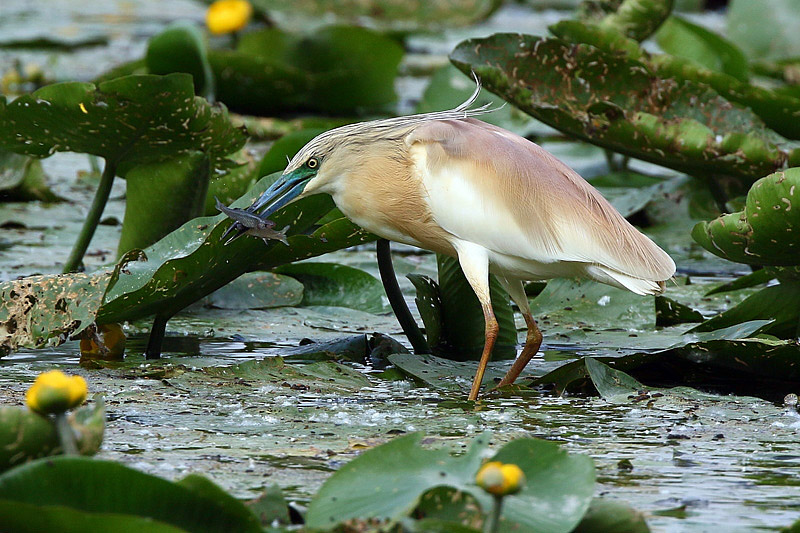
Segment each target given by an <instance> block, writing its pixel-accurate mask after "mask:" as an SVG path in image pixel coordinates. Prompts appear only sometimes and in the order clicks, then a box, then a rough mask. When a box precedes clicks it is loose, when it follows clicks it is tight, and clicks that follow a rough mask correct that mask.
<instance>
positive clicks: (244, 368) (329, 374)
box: [204, 357, 370, 391]
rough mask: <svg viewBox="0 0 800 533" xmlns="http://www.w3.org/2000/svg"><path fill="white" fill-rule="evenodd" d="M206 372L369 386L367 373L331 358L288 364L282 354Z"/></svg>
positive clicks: (327, 386)
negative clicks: (365, 374)
mask: <svg viewBox="0 0 800 533" xmlns="http://www.w3.org/2000/svg"><path fill="white" fill-rule="evenodd" d="M204 372H205V373H206V374H208V375H211V376H216V377H222V378H225V377H228V378H233V377H235V378H236V379H237V380H242V379H244V380H247V381H252V382H254V383H258V382H263V381H265V382H270V383H289V384H290V385H292V386H303V387H311V388H313V389H315V390H320V391H321V390H325V391H330V390H334V391H336V390H338V391H352V390H359V389H361V388H363V387H369V386H370V381H369V379H367V378H366V376H364V374H362V373H360V372H358V371H356V370H353V369H352V368H349V367H346V366H344V365H341V364H339V363H334V362H332V361H318V362H315V363H309V364H291V365H290V364H287V363H286V362H284V360H283V358H282V357H267V358H264V359H260V360H258V361H247V362H246V363H240V364H238V365H234V366H229V367H224V368H220V367H212V368H207V369H205V370H204Z"/></svg>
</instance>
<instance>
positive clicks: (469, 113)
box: [285, 72, 505, 172]
mask: <svg viewBox="0 0 800 533" xmlns="http://www.w3.org/2000/svg"><path fill="white" fill-rule="evenodd" d="M472 79H473V80H475V90H474V91H473V92H472V95H471V96H470V97H469V98H467V99H466V100H465V101H464V102H463V103H461V104H460V105H458V106H457V107H454V108H453V109H447V110H445V111H432V112H430V113H418V114H416V115H405V116H401V117H392V118H386V119H380V120H373V121H369V122H358V123H355V124H347V125H345V126H340V127H338V128H335V129H332V130H329V131H326V132H325V133H321V134H320V135H318V136H317V137H315V138H314V139H312V140H311V141H310V142H309V143H308V144H306V145H305V146H304V147H303V149H302V150H300V151H299V152H298V153H297V155H295V156H294V158H292V160H291V161H290V162H289V165H288V166H287V167H286V171H285V172H289V171H291V170H294V169H295V168H297V167H299V166H301V165H302V164H303V163H305V161H306V160H307V159H308V158H309V157H310V156H312V155H320V154H324V153H325V152H327V151H329V150H332V149H333V148H335V147H336V146H337V145H338V144H340V143H344V142H347V141H348V140H350V139H352V138H353V136H355V135H359V134H362V135H364V134H367V135H369V136H370V137H371V138H374V139H375V140H378V139H391V138H396V137H402V136H405V134H406V133H407V132H408V130H409V129H411V128H413V127H414V126H418V125H419V124H422V123H424V122H429V121H433V120H464V119H466V118H470V117H477V116H480V115H485V114H487V113H493V112H494V111H497V110H498V109H502V108H503V107H504V106H505V104H503V105H502V106H499V107H492V103H491V102H489V103H486V104H483V105H481V106H478V107H472V106H473V105H474V104H475V102H476V101H477V100H478V96H480V93H481V89H482V86H481V82H480V79H479V78H478V76H477V75H476V74H475V73H474V72H473V73H472Z"/></svg>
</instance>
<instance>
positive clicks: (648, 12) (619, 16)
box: [579, 0, 674, 41]
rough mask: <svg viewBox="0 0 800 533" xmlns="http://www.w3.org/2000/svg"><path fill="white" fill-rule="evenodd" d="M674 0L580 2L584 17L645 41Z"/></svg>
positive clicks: (668, 11)
mask: <svg viewBox="0 0 800 533" xmlns="http://www.w3.org/2000/svg"><path fill="white" fill-rule="evenodd" d="M673 4H674V1H673V0H590V1H587V2H583V3H582V4H581V6H580V10H579V14H580V17H581V18H582V19H584V20H586V21H591V22H592V23H595V24H597V25H598V26H599V27H600V28H603V29H609V30H614V31H617V32H619V33H621V34H624V35H626V36H627V37H630V38H631V39H636V40H637V41H644V40H645V39H646V38H648V37H649V36H650V35H652V34H653V32H655V31H656V30H657V29H658V28H659V26H661V23H662V22H664V21H665V20H666V19H667V17H669V14H670V13H671V12H672V6H673Z"/></svg>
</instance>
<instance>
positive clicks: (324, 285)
mask: <svg viewBox="0 0 800 533" xmlns="http://www.w3.org/2000/svg"><path fill="white" fill-rule="evenodd" d="M275 272H277V273H279V274H283V275H285V276H291V277H293V278H294V279H296V280H298V281H299V282H300V283H302V284H303V300H302V302H301V305H326V306H336V307H350V308H352V309H359V310H361V311H366V312H368V313H383V312H385V311H388V306H387V305H386V303H385V300H386V295H385V294H384V290H383V285H382V284H381V282H380V280H379V279H377V278H375V277H373V276H372V275H370V274H367V273H366V272H364V271H363V270H359V269H357V268H353V267H349V266H345V265H337V264H335V263H310V262H303V263H295V264H291V265H284V266H281V267H278V268H277V269H275Z"/></svg>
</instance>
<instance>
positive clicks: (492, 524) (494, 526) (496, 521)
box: [483, 496, 503, 533]
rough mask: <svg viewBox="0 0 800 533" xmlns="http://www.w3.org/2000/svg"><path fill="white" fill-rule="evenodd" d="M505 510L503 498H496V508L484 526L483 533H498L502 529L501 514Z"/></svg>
mask: <svg viewBox="0 0 800 533" xmlns="http://www.w3.org/2000/svg"><path fill="white" fill-rule="evenodd" d="M502 510H503V497H502V496H495V497H494V506H493V507H492V512H491V513H490V514H489V516H487V517H486V522H485V523H484V525H483V533H497V531H498V530H499V528H500V513H501V512H502Z"/></svg>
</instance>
